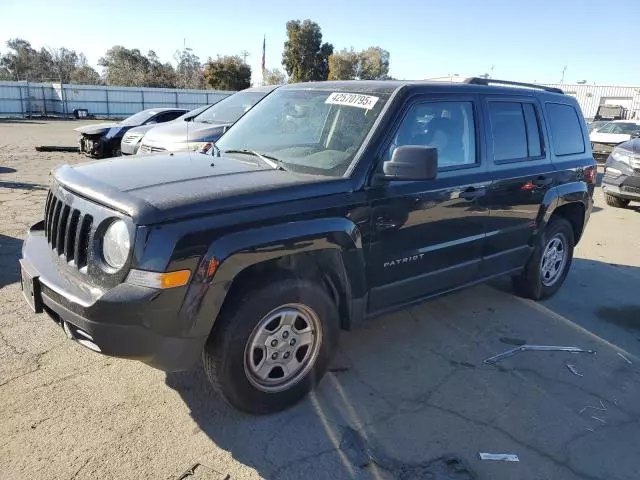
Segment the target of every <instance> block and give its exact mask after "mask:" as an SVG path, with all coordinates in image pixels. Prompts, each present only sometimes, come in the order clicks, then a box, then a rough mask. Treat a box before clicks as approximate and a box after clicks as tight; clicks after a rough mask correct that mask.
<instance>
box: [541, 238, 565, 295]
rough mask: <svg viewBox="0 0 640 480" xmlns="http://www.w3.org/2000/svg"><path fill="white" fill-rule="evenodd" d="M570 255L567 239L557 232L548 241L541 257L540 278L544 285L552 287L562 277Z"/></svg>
mask: <svg viewBox="0 0 640 480" xmlns="http://www.w3.org/2000/svg"><path fill="white" fill-rule="evenodd" d="M568 256H569V252H568V250H567V239H566V238H565V236H564V235H562V234H561V233H556V234H555V235H554V236H553V237H551V239H550V240H549V241H548V242H547V246H546V247H545V249H544V252H543V254H542V258H541V259H540V280H541V281H542V284H543V285H545V286H547V287H551V286H553V285H554V284H555V283H556V282H557V281H558V280H559V279H560V277H561V276H562V272H563V270H564V267H565V265H566V263H567V259H568Z"/></svg>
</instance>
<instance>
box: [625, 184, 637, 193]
mask: <svg viewBox="0 0 640 480" xmlns="http://www.w3.org/2000/svg"><path fill="white" fill-rule="evenodd" d="M622 191H623V192H628V193H636V194H639V195H640V187H634V186H632V185H623V186H622Z"/></svg>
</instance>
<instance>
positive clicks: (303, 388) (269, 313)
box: [203, 279, 339, 414]
mask: <svg viewBox="0 0 640 480" xmlns="http://www.w3.org/2000/svg"><path fill="white" fill-rule="evenodd" d="M218 322H220V323H218V324H217V325H216V327H215V329H214V331H213V333H212V336H211V338H210V339H209V341H208V342H207V345H206V346H205V349H204V352H203V365H204V369H205V372H206V374H207V376H208V378H209V380H210V382H211V384H212V385H213V387H214V389H216V390H217V391H218V392H220V393H221V394H222V395H223V397H224V398H225V399H226V400H227V401H228V402H229V403H230V404H231V405H233V406H234V407H236V408H239V409H240V410H244V411H247V412H250V413H261V414H264V413H272V412H276V411H279V410H283V409H285V408H287V407H290V406H291V405H293V404H295V403H296V402H297V401H298V400H300V399H301V398H302V397H303V396H304V395H306V394H307V393H308V392H309V391H310V390H311V389H312V388H313V387H314V386H315V385H316V384H317V383H318V382H319V381H320V379H321V378H322V376H323V375H324V373H325V372H326V370H327V367H328V365H329V361H330V359H331V356H332V353H333V350H334V348H335V346H336V345H337V342H338V336H339V317H338V311H337V309H336V306H335V304H334V302H333V301H332V299H331V298H330V297H329V295H328V294H327V293H326V291H325V290H324V289H323V288H322V287H320V286H319V285H317V284H315V283H313V282H310V281H307V280H288V279H287V280H280V281H276V282H275V283H272V284H269V285H267V286H265V287H263V288H261V289H258V290H251V291H247V292H243V294H242V295H239V296H237V297H236V301H235V302H232V303H231V304H229V305H226V306H225V308H224V311H223V313H222V316H221V318H220V319H219V320H218Z"/></svg>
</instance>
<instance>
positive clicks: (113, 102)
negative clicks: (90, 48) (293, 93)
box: [0, 81, 234, 118]
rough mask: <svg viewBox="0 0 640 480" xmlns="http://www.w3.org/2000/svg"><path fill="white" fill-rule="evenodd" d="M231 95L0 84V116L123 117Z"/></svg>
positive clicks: (193, 104) (226, 92) (121, 88)
mask: <svg viewBox="0 0 640 480" xmlns="http://www.w3.org/2000/svg"><path fill="white" fill-rule="evenodd" d="M232 93H234V92H229V91H220V90H181V89H174V88H140V87H107V86H103V85H72V84H60V83H32V82H4V81H2V82H0V117H18V118H27V117H33V116H45V117H46V116H62V117H68V116H71V115H72V114H73V111H74V110H76V109H86V110H87V111H88V112H89V115H92V116H95V117H102V118H124V117H128V116H129V115H132V114H134V113H136V112H139V111H140V110H144V109H147V108H159V107H178V108H186V109H193V108H197V107H200V106H202V105H208V104H211V103H216V102H218V101H220V100H222V99H223V98H225V97H227V96H229V95H231V94H232Z"/></svg>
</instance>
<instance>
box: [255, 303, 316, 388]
mask: <svg viewBox="0 0 640 480" xmlns="http://www.w3.org/2000/svg"><path fill="white" fill-rule="evenodd" d="M321 344H322V327H321V324H320V319H319V318H318V315H317V314H316V313H315V312H314V311H313V310H312V309H311V308H309V307H308V306H306V305H302V304H299V303H290V304H287V305H282V306H280V307H278V308H276V309H275V310H272V311H271V312H269V313H268V314H267V315H265V316H264V318H262V320H260V321H259V322H258V324H257V325H256V327H255V328H254V329H253V332H251V335H250V336H249V341H248V342H247V346H246V348H245V352H244V370H245V374H246V375H247V378H248V379H249V381H250V382H251V384H252V385H253V386H255V387H256V388H257V389H259V390H262V391H264V392H268V393H275V392H281V391H283V390H287V389H288V388H291V387H292V386H293V385H295V384H296V383H298V382H299V381H300V380H301V379H302V378H303V377H304V376H305V375H306V374H307V373H309V370H311V368H312V367H313V365H314V364H315V361H316V358H317V357H318V353H319V352H320V346H321Z"/></svg>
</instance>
